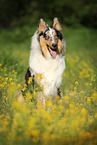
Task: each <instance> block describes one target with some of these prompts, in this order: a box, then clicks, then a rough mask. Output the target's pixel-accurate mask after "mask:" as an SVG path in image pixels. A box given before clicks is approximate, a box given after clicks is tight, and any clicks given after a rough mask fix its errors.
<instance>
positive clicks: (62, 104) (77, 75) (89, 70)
mask: <svg viewBox="0 0 97 145" xmlns="http://www.w3.org/2000/svg"><path fill="white" fill-rule="evenodd" d="M35 31H36V27H32V28H31V27H27V26H24V27H22V28H16V29H13V30H7V29H4V30H1V32H0V83H1V84H0V145H5V144H8V145H16V144H18V145H26V144H29V145H30V144H37V145H41V144H44V145H49V144H50V143H52V144H55V145H57V144H59V143H60V144H61V145H63V144H66V145H71V144H72V145H73V144H74V145H77V144H78V143H79V145H86V144H89V145H94V144H95V145H96V144H97V137H96V134H97V57H96V55H97V40H96V39H97V30H94V29H88V28H84V27H80V28H67V27H63V34H64V38H65V40H66V54H65V56H66V57H65V59H66V70H65V71H64V74H63V81H62V85H61V91H62V100H59V99H58V97H56V101H55V103H54V104H53V103H52V102H51V100H47V101H46V108H45V109H44V108H43V106H42V104H41V102H37V95H38V94H37V93H38V92H37V90H39V89H40V88H39V87H36V89H35V91H34V92H33V94H30V92H27V94H26V96H27V98H26V99H25V100H24V101H21V102H18V101H17V96H18V93H19V91H20V90H21V89H23V88H25V86H24V78H25V73H26V70H27V67H28V62H29V54H30V44H31V37H32V35H33V34H34V32H35ZM31 98H33V101H32V102H31V101H30V100H31Z"/></svg>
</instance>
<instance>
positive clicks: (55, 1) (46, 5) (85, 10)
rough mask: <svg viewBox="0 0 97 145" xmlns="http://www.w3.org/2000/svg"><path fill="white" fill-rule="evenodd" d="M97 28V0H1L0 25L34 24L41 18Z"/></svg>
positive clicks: (69, 24)
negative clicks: (56, 19) (55, 18)
mask: <svg viewBox="0 0 97 145" xmlns="http://www.w3.org/2000/svg"><path fill="white" fill-rule="evenodd" d="M55 16H56V17H58V18H59V20H60V21H61V23H63V24H65V25H67V26H72V25H79V24H81V25H85V26H89V27H93V28H97V0H74V1H73V0H0V27H1V28H2V27H14V26H17V25H24V24H27V25H32V24H34V23H37V21H39V18H44V19H46V20H52V19H53V18H54V17H55Z"/></svg>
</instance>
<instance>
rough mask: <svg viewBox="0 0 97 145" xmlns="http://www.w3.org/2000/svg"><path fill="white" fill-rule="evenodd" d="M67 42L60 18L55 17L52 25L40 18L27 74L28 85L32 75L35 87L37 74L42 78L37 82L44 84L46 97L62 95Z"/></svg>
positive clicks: (32, 44)
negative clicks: (61, 86)
mask: <svg viewBox="0 0 97 145" xmlns="http://www.w3.org/2000/svg"><path fill="white" fill-rule="evenodd" d="M65 50H66V44H65V40H64V37H63V34H62V29H61V25H60V23H59V21H58V18H56V17H55V18H54V19H53V22H52V24H51V25H50V26H48V24H46V22H45V21H44V20H43V19H40V21H39V24H38V28H37V31H36V32H35V34H34V35H33V37H32V40H31V51H30V59H29V68H28V69H27V73H26V75H25V79H26V84H27V86H28V80H29V77H32V84H33V88H34V83H35V81H36V82H37V80H35V75H40V74H41V76H42V77H41V78H40V79H39V81H38V82H37V83H38V84H40V86H43V93H44V96H45V97H46V99H47V98H48V97H49V96H51V97H52V98H53V99H54V98H55V97H56V96H58V95H59V96H60V85H61V82H62V75H63V72H64V70H65V56H64V53H65Z"/></svg>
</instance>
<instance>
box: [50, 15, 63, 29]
mask: <svg viewBox="0 0 97 145" xmlns="http://www.w3.org/2000/svg"><path fill="white" fill-rule="evenodd" d="M51 26H52V27H54V28H55V29H56V30H58V31H61V30H62V29H61V25H60V23H59V21H58V18H56V17H55V18H54V19H53V23H52V24H51Z"/></svg>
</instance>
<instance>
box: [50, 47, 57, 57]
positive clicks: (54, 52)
mask: <svg viewBox="0 0 97 145" xmlns="http://www.w3.org/2000/svg"><path fill="white" fill-rule="evenodd" d="M49 50H50V53H51V55H52V57H56V54H57V53H56V51H52V50H51V49H50V48H49Z"/></svg>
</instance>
